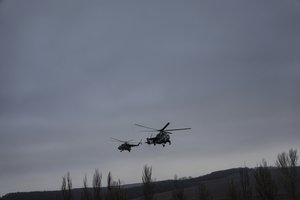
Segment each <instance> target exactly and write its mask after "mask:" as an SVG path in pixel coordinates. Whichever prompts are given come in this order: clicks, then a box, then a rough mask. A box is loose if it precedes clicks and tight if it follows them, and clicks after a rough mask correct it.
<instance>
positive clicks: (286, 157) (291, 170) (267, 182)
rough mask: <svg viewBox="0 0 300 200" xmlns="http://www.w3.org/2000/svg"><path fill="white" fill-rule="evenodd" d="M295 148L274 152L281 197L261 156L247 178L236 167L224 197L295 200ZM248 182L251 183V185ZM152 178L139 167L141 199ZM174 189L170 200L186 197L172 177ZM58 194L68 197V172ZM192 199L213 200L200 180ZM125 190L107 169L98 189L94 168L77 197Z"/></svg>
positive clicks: (114, 198)
mask: <svg viewBox="0 0 300 200" xmlns="http://www.w3.org/2000/svg"><path fill="white" fill-rule="evenodd" d="M297 161H298V155H297V150H295V149H290V150H289V151H288V152H282V153H280V154H278V155H277V160H276V163H275V165H276V167H275V168H276V169H278V171H279V179H280V181H279V182H280V184H282V188H283V189H284V191H285V193H284V195H283V196H282V195H281V196H279V194H278V189H279V187H278V185H277V182H276V180H275V178H274V177H273V175H272V169H274V167H270V166H268V164H267V161H266V160H265V159H262V161H261V163H260V164H259V165H258V166H257V167H256V168H254V169H252V170H253V172H252V175H253V177H251V175H250V170H251V169H249V168H247V167H246V166H244V167H242V168H240V170H239V180H238V181H236V180H234V179H230V180H229V181H228V184H227V187H228V188H227V197H226V199H228V200H254V199H257V198H258V199H260V200H275V199H289V200H299V188H300V185H299V183H298V182H297V180H298V179H297V178H298V177H297ZM251 182H253V183H252V184H251ZM154 186H155V185H154V181H153V178H152V167H151V166H148V165H145V166H144V167H143V170H142V191H143V197H144V199H145V200H153V199H154ZM174 188H175V189H174V190H173V191H172V195H171V200H187V197H186V195H185V190H184V187H183V184H182V180H181V179H178V178H177V175H175V176H174ZM61 195H62V199H63V200H72V199H73V197H72V179H71V177H70V173H67V175H65V176H63V177H62V185H61ZM196 195H197V197H196V199H199V200H213V199H214V197H213V194H212V193H211V192H210V191H209V189H208V187H207V186H206V184H205V183H200V185H199V186H198V189H197V193H196ZM127 199H128V196H127V192H126V189H125V188H124V187H123V186H122V184H121V181H120V180H118V181H114V180H113V178H112V174H111V172H109V173H108V176H107V187H106V190H105V191H103V189H102V174H101V173H100V172H99V170H98V169H95V172H94V175H93V180H92V190H90V189H89V187H88V180H87V176H86V175H85V177H84V178H83V188H82V192H81V200H127Z"/></svg>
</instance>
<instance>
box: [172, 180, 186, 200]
mask: <svg viewBox="0 0 300 200" xmlns="http://www.w3.org/2000/svg"><path fill="white" fill-rule="evenodd" d="M174 185H175V190H174V191H173V192H172V199H173V200H185V199H186V198H185V195H184V188H183V187H182V183H181V181H180V180H178V179H177V175H176V174H175V176H174Z"/></svg>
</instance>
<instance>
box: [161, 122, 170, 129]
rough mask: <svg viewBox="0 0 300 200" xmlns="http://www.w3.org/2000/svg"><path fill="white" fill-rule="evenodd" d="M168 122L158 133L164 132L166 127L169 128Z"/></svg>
mask: <svg viewBox="0 0 300 200" xmlns="http://www.w3.org/2000/svg"><path fill="white" fill-rule="evenodd" d="M169 124H170V122H168V123H167V124H166V125H165V126H164V127H163V128H162V129H160V131H164V130H165V128H167V126H169Z"/></svg>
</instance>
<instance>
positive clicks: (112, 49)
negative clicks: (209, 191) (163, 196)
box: [0, 0, 300, 193]
mask: <svg viewBox="0 0 300 200" xmlns="http://www.w3.org/2000/svg"><path fill="white" fill-rule="evenodd" d="M299 15H300V13H299V9H297V8H296V7H295V1H280V0H278V1H271V0H266V1H258V0H257V1H251V2H241V1H237V0H232V1H226V2H225V1H203V2H199V1H187V2H181V1H166V2H160V1H154V2H140V1H129V2H126V3H124V2H121V1H109V2H90V3H84V4H83V3H82V2H80V1H64V2H63V3H62V2H61V1H46V2H43V3H41V2H38V1H34V0H32V1H26V2H17V1H1V4H0V27H1V30H2V31H1V32H0V44H1V45H0V58H1V59H0V65H1V68H0V72H1V74H0V83H1V84H0V108H1V110H0V119H1V120H0V127H1V130H0V138H1V139H0V144H1V145H0V152H1V153H0V159H1V160H3V161H4V163H5V164H2V165H1V166H0V169H1V171H0V177H2V178H3V179H2V178H1V180H3V181H2V182H0V186H1V188H3V189H2V190H1V191H0V193H6V192H13V191H17V190H43V189H45V188H40V187H39V185H38V184H37V185H33V186H28V185H27V186H26V187H22V186H20V185H17V184H16V183H15V182H14V181H11V182H10V184H8V186H5V187H4V183H5V181H6V180H8V179H10V180H15V181H16V180H17V178H16V176H17V175H18V176H22V177H23V178H24V180H32V179H34V180H35V181H36V180H38V177H44V175H43V174H47V177H51V179H49V183H47V185H46V186H45V187H49V188H57V187H58V186H57V185H53V184H54V183H56V179H57V180H58V179H59V178H60V177H61V175H63V173H65V172H66V171H68V170H70V171H74V172H75V174H74V176H75V177H80V176H81V175H82V176H83V175H84V174H80V173H81V172H82V173H85V172H83V171H90V170H93V169H94V168H96V167H100V168H102V170H103V172H106V171H109V170H111V169H114V170H115V171H118V172H116V175H120V176H121V177H120V178H121V179H124V181H125V182H128V181H130V182H132V181H140V180H139V176H140V174H136V175H134V177H131V178H129V177H123V176H124V175H122V174H120V172H119V169H118V166H119V165H120V163H122V165H123V166H124V170H125V169H126V171H127V172H129V171H130V172H131V171H132V170H140V169H141V166H142V165H143V164H146V163H148V164H153V165H155V166H154V168H157V171H159V172H157V174H159V175H161V176H162V177H160V178H161V179H163V178H170V177H173V174H175V173H177V172H178V171H180V173H185V174H183V175H190V174H193V175H194V174H196V175H200V174H197V173H198V171H197V170H195V169H192V168H191V167H189V166H185V167H184V165H180V166H181V167H182V169H181V168H180V169H179V168H176V164H175V163H178V162H180V161H181V160H184V161H186V162H190V163H192V164H193V165H194V166H198V167H199V168H201V165H200V161H199V160H201V159H204V160H206V161H208V163H211V164H210V166H205V167H206V170H203V173H205V172H210V170H209V169H217V167H216V166H215V164H216V163H218V159H219V158H220V157H222V156H224V158H228V159H229V160H230V161H229V163H230V164H231V163H238V162H241V163H242V162H243V161H244V160H239V159H243V157H245V156H249V159H250V160H251V163H249V164H250V165H252V164H253V162H254V161H253V156H254V155H255V156H256V157H257V159H258V160H259V159H261V157H260V155H261V154H266V155H268V156H269V155H270V152H271V151H274V153H275V154H276V152H275V151H278V152H281V151H283V150H285V149H283V148H286V147H288V148H289V147H290V146H292V147H294V148H299V144H296V143H295V141H296V140H297V139H298V140H299V134H298V132H299V128H300V127H299V125H298V124H300V123H299V120H300V112H299V102H300V101H299V100H300V95H299V92H298V88H299V86H300V82H299V67H298V66H299V62H300V59H299V58H300V56H299V54H300V38H299V35H300V28H299V26H298V24H299V19H300V18H299ZM2 44H3V45H2ZM167 121H170V122H171V126H172V127H174V128H176V127H181V126H188V127H192V131H191V133H183V134H181V133H180V134H174V135H172V139H173V141H172V142H173V145H171V146H168V148H164V149H163V148H162V147H161V148H160V147H155V148H151V147H148V146H145V145H143V146H142V147H141V148H140V149H137V150H136V151H134V152H132V153H130V154H119V153H118V152H117V150H116V149H115V147H116V146H117V144H116V143H112V142H111V141H110V137H117V138H120V139H124V140H125V139H136V140H139V139H140V138H145V137H147V135H145V134H143V133H141V132H140V131H141V129H139V128H137V127H134V125H133V124H134V123H141V124H145V125H148V126H153V127H157V128H159V127H160V126H163V125H164V123H165V122H167ZM283 141H284V142H283ZM275 146H277V147H276V148H275ZM266 149H268V150H266ZM220 152H223V153H222V155H221V154H220ZM237 152H238V153H237ZM209 156H212V157H209ZM273 156H276V155H273ZM66 158H68V159H66ZM268 158H269V157H268ZM197 159H199V160H197ZM244 159H245V158H244ZM269 159H273V158H269ZM162 160H163V161H165V162H166V163H167V162H168V163H174V165H173V166H172V167H171V168H169V169H168V170H167V169H166V164H165V163H164V162H162ZM151 161H152V162H151ZM43 163H45V164H43ZM229 163H218V164H219V167H220V169H221V168H222V167H226V166H230V164H229ZM255 164H256V163H255ZM230 167H237V166H235V165H232V166H230ZM201 172H202V171H201ZM113 173H114V172H113ZM170 173H173V174H170ZM14 174H15V175H16V176H15V175H14ZM55 177H57V178H56V179H55ZM74 181H75V180H74ZM58 184H59V183H58ZM74 184H75V185H78V186H80V184H81V180H76V181H75V183H74ZM2 186H3V187H2Z"/></svg>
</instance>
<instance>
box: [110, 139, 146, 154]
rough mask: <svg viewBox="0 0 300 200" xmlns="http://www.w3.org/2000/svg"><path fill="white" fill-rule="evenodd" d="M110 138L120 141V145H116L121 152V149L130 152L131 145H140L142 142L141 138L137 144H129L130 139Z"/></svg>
mask: <svg viewBox="0 0 300 200" xmlns="http://www.w3.org/2000/svg"><path fill="white" fill-rule="evenodd" d="M111 139H113V140H115V141H117V142H122V143H123V144H121V145H120V146H118V149H119V150H120V152H122V151H129V152H130V150H131V148H132V147H137V146H140V144H142V140H141V141H140V142H139V143H137V144H131V143H130V142H131V141H132V140H128V141H123V140H119V139H116V138H111Z"/></svg>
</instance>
